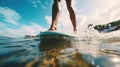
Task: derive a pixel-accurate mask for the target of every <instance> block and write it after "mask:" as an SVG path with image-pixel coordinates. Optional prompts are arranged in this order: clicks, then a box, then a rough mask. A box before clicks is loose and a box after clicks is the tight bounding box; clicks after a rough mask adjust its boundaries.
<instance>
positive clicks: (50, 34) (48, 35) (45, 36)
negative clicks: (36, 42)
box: [40, 31, 77, 41]
mask: <svg viewBox="0 0 120 67" xmlns="http://www.w3.org/2000/svg"><path fill="white" fill-rule="evenodd" d="M76 37H77V35H75V34H68V33H62V32H58V31H44V32H41V33H40V40H41V41H43V40H50V39H54V40H60V39H63V40H64V39H72V38H76Z"/></svg>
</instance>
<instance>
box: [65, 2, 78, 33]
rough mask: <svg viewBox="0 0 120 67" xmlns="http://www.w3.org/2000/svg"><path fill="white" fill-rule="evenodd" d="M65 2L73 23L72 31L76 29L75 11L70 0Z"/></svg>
mask: <svg viewBox="0 0 120 67" xmlns="http://www.w3.org/2000/svg"><path fill="white" fill-rule="evenodd" d="M66 4H67V9H68V11H69V15H70V19H71V22H72V24H73V31H77V29H76V17H75V13H74V11H73V9H72V7H71V0H66Z"/></svg>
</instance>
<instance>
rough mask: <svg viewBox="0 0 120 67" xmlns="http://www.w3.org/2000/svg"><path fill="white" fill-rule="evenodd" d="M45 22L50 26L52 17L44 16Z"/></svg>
mask: <svg viewBox="0 0 120 67" xmlns="http://www.w3.org/2000/svg"><path fill="white" fill-rule="evenodd" d="M45 20H46V21H47V23H48V24H51V22H52V17H51V16H45Z"/></svg>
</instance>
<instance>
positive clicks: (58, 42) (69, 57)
mask: <svg viewBox="0 0 120 67" xmlns="http://www.w3.org/2000/svg"><path fill="white" fill-rule="evenodd" d="M74 42H75V41H74V39H69V38H58V39H56V38H55V39H54V38H53V39H48V40H45V41H42V42H40V44H39V50H40V51H42V52H43V53H44V57H43V61H42V63H41V64H40V65H39V66H40V67H94V66H92V65H91V64H89V63H88V62H86V61H85V60H84V59H83V57H82V55H81V54H80V53H78V52H77V50H76V49H74V48H73V44H74Z"/></svg>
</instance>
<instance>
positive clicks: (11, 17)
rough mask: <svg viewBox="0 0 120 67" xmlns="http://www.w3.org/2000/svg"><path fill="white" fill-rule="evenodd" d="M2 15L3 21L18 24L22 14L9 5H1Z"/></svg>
mask: <svg viewBox="0 0 120 67" xmlns="http://www.w3.org/2000/svg"><path fill="white" fill-rule="evenodd" d="M0 16H1V17H2V21H4V22H7V23H10V24H13V25H18V21H19V19H20V18H21V16H20V15H19V14H18V13H17V12H16V11H14V10H12V9H10V8H7V7H0Z"/></svg>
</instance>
